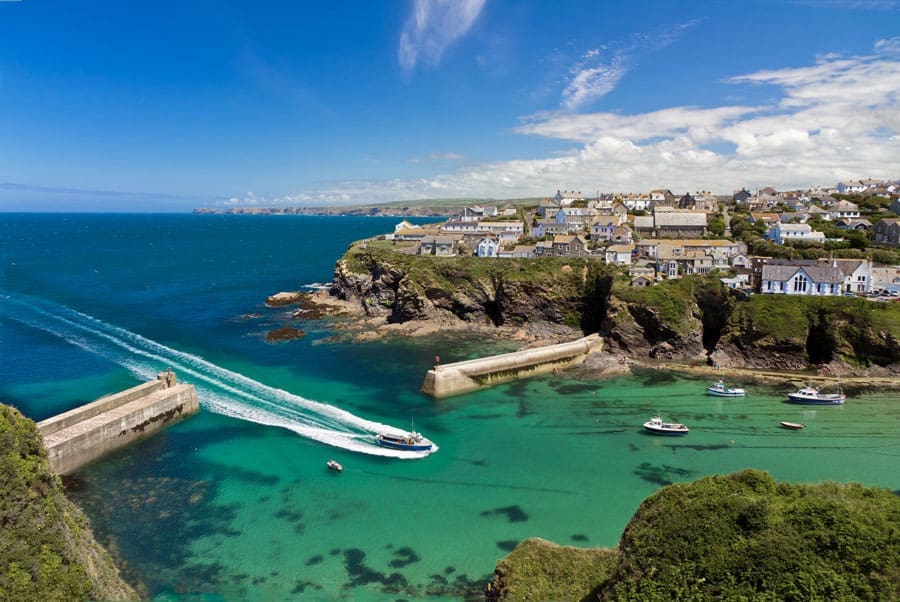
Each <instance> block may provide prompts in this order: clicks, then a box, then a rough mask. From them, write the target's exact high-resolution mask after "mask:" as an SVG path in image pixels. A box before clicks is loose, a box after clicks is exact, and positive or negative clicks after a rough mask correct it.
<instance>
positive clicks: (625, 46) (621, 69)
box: [562, 19, 700, 110]
mask: <svg viewBox="0 0 900 602" xmlns="http://www.w3.org/2000/svg"><path fill="white" fill-rule="evenodd" d="M699 22H700V20H699V19H694V20H691V21H687V22H685V23H680V24H678V25H675V26H674V27H669V28H666V29H657V30H655V31H652V32H649V33H641V34H634V35H632V36H631V37H630V38H628V40H627V41H625V42H621V43H613V44H609V45H604V46H600V47H598V48H592V49H590V50H588V51H587V52H585V53H584V54H583V55H582V56H581V57H580V58H579V59H578V61H576V62H575V64H574V65H573V66H572V67H571V68H570V69H569V76H570V77H569V79H568V83H567V84H566V87H565V88H564V89H563V92H562V106H563V107H564V108H566V109H568V110H576V109H579V108H582V107H584V106H586V105H588V104H589V103H591V102H594V101H595V100H597V99H599V98H602V97H603V96H606V95H607V94H609V93H610V92H612V91H613V90H614V89H615V88H616V86H617V85H619V81H620V80H621V79H622V78H623V77H625V74H627V73H628V72H629V71H630V70H631V69H632V67H633V65H634V64H635V63H636V62H637V60H638V59H639V58H640V57H641V56H643V55H646V54H649V53H651V52H654V51H657V50H661V49H663V48H665V47H666V46H669V45H670V44H672V43H673V42H675V41H676V40H677V39H678V38H679V37H681V35H682V34H683V33H684V32H685V31H686V30H688V29H690V28H691V27H693V26H694V25H696V24H698V23H699Z"/></svg>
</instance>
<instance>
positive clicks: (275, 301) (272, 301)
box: [266, 292, 307, 307]
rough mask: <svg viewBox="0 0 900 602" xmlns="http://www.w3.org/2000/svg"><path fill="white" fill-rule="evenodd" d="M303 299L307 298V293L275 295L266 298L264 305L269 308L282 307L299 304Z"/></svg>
mask: <svg viewBox="0 0 900 602" xmlns="http://www.w3.org/2000/svg"><path fill="white" fill-rule="evenodd" d="M305 297H307V293H302V292H281V293H275V294H274V295H270V296H269V297H267V298H266V305H268V306H269V307H284V306H285V305H293V304H295V303H300V301H302V300H303V299H304V298H305Z"/></svg>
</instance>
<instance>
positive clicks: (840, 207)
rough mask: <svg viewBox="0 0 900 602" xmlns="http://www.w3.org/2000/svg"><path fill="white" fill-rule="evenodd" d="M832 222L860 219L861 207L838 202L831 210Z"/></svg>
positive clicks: (848, 202) (846, 202)
mask: <svg viewBox="0 0 900 602" xmlns="http://www.w3.org/2000/svg"><path fill="white" fill-rule="evenodd" d="M828 214H829V215H830V216H831V219H832V220H839V219H857V218H859V205H857V204H856V203H851V202H850V201H838V202H837V203H835V204H834V205H832V206H831V207H830V208H829V211H828Z"/></svg>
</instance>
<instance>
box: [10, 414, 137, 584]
mask: <svg viewBox="0 0 900 602" xmlns="http://www.w3.org/2000/svg"><path fill="white" fill-rule="evenodd" d="M0 516H2V517H3V529H2V530H0V600H10V601H12V600H15V601H17V602H18V601H27V600H87V599H90V600H134V599H137V598H138V595H137V594H136V593H135V591H134V590H133V589H132V588H131V587H130V586H129V585H128V584H126V583H125V582H124V581H122V579H120V578H119V573H118V570H117V569H116V567H115V565H114V564H113V562H112V559H111V558H110V556H109V553H108V552H107V551H106V550H105V549H104V548H103V547H101V546H100V544H98V543H97V542H96V540H95V539H94V536H93V534H92V533H91V530H90V526H89V524H88V520H87V518H86V517H85V516H84V514H83V513H82V512H81V510H79V509H78V507H76V506H75V505H74V504H72V503H71V502H70V501H69V500H68V499H66V497H65V496H64V495H63V491H62V485H61V483H60V480H59V477H57V476H56V475H55V474H53V473H52V472H51V471H50V465H49V463H48V461H47V452H46V451H45V450H44V448H43V446H42V443H41V438H40V435H39V434H38V432H37V427H36V426H35V424H34V422H32V421H31V420H28V419H27V418H25V417H24V416H22V415H21V414H20V413H19V412H18V411H17V410H15V409H14V408H11V407H9V406H5V405H2V404H0Z"/></svg>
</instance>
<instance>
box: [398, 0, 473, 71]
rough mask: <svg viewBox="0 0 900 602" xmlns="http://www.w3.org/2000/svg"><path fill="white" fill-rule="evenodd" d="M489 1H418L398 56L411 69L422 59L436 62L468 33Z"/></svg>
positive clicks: (428, 62) (432, 63)
mask: <svg viewBox="0 0 900 602" xmlns="http://www.w3.org/2000/svg"><path fill="white" fill-rule="evenodd" d="M485 2H486V0H415V2H414V4H413V11H412V14H411V15H410V16H409V18H408V19H407V21H406V25H405V26H404V28H403V32H402V33H401V34H400V46H399V48H398V49H397V56H398V59H399V61H400V66H401V67H402V68H403V69H404V70H405V71H407V72H411V71H413V70H414V69H415V68H416V64H418V63H419V62H423V61H424V62H425V63H426V64H428V65H436V64H437V63H438V62H440V60H441V57H442V56H443V55H444V52H445V51H446V50H447V48H449V47H450V45H452V44H453V43H454V42H456V41H457V40H458V39H459V38H461V37H462V36H463V35H465V34H466V32H468V31H469V29H470V28H471V27H472V25H473V24H474V23H475V20H476V19H477V18H478V16H479V15H480V14H481V10H482V9H483V8H484V4H485Z"/></svg>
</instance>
